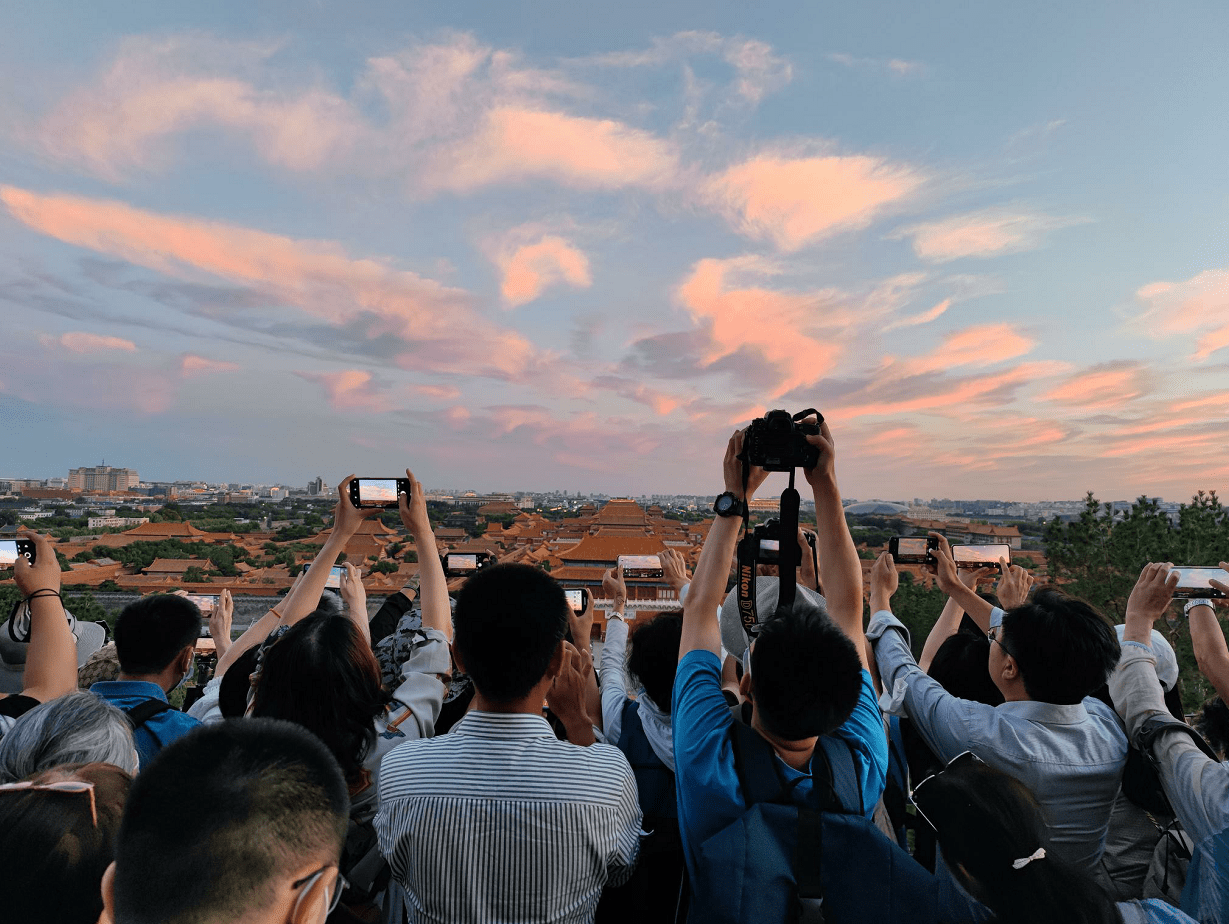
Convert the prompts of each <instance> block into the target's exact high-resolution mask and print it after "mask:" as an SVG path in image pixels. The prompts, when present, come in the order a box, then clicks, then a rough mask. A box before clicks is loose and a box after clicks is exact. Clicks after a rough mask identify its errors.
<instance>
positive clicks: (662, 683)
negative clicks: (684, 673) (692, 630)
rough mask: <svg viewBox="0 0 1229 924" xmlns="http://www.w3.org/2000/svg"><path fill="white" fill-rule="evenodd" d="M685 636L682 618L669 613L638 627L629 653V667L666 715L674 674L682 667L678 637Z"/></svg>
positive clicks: (650, 697) (633, 675)
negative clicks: (680, 665) (680, 664)
mask: <svg viewBox="0 0 1229 924" xmlns="http://www.w3.org/2000/svg"><path fill="white" fill-rule="evenodd" d="M682 636H683V617H682V616H679V615H677V614H675V613H666V614H664V615H662V616H658V617H657V618H656V619H652V620H650V621H649V622H647V623H645V624H644V625H642V626H640V627H639V628H637V629H636V633H635V634H634V635H633V636H632V639H631V646H632V647H631V652H630V653H629V654H628V656H627V670H628V673H630V674H631V675H632V677H634V678H635V679H636V680H637V681H639V683H640V685H641V686H642V687H644V692H645V693H647V694H648V697H649V699H651V700H652V701H653V703H654V705H656V706H657V708H658V709H660V710H661V711H662V712H664V713H666V714H667V715H668V714H669V713H670V700H671V696H672V693H673V691H674V674H675V671H677V670H678V666H679V640H680V639H681V638H682Z"/></svg>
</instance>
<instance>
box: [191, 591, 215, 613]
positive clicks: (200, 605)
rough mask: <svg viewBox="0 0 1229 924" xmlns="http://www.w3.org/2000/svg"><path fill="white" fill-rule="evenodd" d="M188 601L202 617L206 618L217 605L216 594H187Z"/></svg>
mask: <svg viewBox="0 0 1229 924" xmlns="http://www.w3.org/2000/svg"><path fill="white" fill-rule="evenodd" d="M188 599H189V600H191V601H192V602H193V603H195V604H196V608H197V609H198V610H200V611H201V615H202V616H208V615H209V614H210V613H212V612H213V610H214V607H216V606H217V605H218V597H217V594H188Z"/></svg>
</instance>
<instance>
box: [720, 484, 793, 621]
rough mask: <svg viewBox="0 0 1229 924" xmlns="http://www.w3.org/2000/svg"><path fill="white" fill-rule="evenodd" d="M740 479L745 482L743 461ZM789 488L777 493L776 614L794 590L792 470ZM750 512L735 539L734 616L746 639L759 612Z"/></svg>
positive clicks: (756, 553) (756, 558) (783, 609)
mask: <svg viewBox="0 0 1229 924" xmlns="http://www.w3.org/2000/svg"><path fill="white" fill-rule="evenodd" d="M743 466H744V467H743V479H744V484H745V481H746V473H747V470H746V463H745V462H744V463H743ZM789 481H790V484H789V487H788V488H786V489H785V490H784V491H782V492H781V540H780V542H781V545H780V549H779V550H778V553H777V554H778V568H777V571H778V573H779V574H780V579H779V580H780V583H779V585H778V590H777V609H776V612H777V613H782V612H786V611H788V610H789V609H790V608H791V607H793V605H794V599H795V597H796V596H797V590H798V565H799V564H800V563H801V561H800V558H801V550H800V549H799V548H798V506H799V503H800V498H799V495H798V491H797V490H796V489H795V488H794V473H793V472H792V471H791V472H790V473H789ZM749 521H750V514H749V513H744V521H743V537H742V539H740V540H739V542H738V593H737V597H736V599H737V600H738V618H739V621H740V622H741V623H742V627H743V632H745V633H746V635H747V638H748V640H750V639H753V638H755V636H756V635H758V634H759V631H760V620H759V613H758V611H757V608H756V603H755V578H756V573H755V570H756V565H757V564H758V563H759V551H760V545H759V540H758V539H756V537H755V535H754V532H753V531H752V530H751V528H750V522H749Z"/></svg>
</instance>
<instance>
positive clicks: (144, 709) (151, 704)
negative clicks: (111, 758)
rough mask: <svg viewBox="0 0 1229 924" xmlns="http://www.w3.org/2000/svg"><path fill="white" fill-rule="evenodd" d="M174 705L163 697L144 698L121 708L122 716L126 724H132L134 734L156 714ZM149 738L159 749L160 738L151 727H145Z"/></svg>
mask: <svg viewBox="0 0 1229 924" xmlns="http://www.w3.org/2000/svg"><path fill="white" fill-rule="evenodd" d="M174 708H175V707H174V706H172V705H171V704H170V703H168V702H167V701H166V700H163V699H153V698H150V699H145V700H142V701H141V702H139V703H137V704H136V705H135V706H129V707H128V708H127V709H123V710H121V711H122V712H123V713H124V718H126V719H127V720H128V724H129V725H130V726H132V732H133V734H136V732H137V729H139V728H141V727H142V726H144V725H145V723H146V722H148V721H149V720H150V719H152V718H153V717H154V716H156V715H162V713H164V712H170V711H171V710H172V709H174ZM145 730H146V731H147V732H148V733H149V736H150V737H151V738H153V739H154V744H156V745H158V748H159V750H161V748H162V747H163V744H162V739H161V738H159V737H158V736H157V734H155V732H154V730H153V729H152V728H146V729H145Z"/></svg>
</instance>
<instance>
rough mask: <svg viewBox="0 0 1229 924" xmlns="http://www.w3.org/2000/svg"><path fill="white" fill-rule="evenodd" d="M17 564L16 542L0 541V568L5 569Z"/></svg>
mask: <svg viewBox="0 0 1229 924" xmlns="http://www.w3.org/2000/svg"><path fill="white" fill-rule="evenodd" d="M16 562H17V540H16V539H0V568H7V567H8V566H9V565H12V564H15V563H16Z"/></svg>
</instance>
